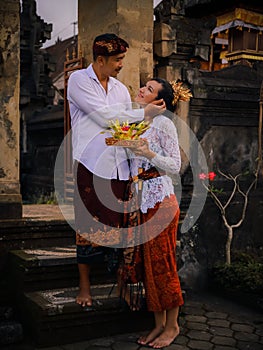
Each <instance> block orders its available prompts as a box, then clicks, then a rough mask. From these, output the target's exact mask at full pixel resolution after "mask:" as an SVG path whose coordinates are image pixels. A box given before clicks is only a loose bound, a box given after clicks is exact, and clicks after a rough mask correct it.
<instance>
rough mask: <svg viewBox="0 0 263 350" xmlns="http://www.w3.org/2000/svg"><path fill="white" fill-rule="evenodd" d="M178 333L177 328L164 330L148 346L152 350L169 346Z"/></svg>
mask: <svg viewBox="0 0 263 350" xmlns="http://www.w3.org/2000/svg"><path fill="white" fill-rule="evenodd" d="M179 333H180V329H179V327H178V326H177V327H173V328H169V329H164V331H163V332H162V333H161V335H160V336H157V338H155V339H154V340H153V341H152V342H150V343H149V344H148V345H149V346H151V347H152V348H154V349H161V348H164V347H166V346H169V345H170V344H171V343H172V342H173V341H174V340H175V338H176V337H178V335H179Z"/></svg>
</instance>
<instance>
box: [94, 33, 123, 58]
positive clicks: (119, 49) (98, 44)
mask: <svg viewBox="0 0 263 350" xmlns="http://www.w3.org/2000/svg"><path fill="white" fill-rule="evenodd" d="M128 47H129V44H128V43H127V42H126V41H125V40H123V39H122V38H120V37H118V36H117V35H116V34H113V33H105V34H101V35H98V36H97V37H96V38H95V39H94V42H93V60H94V61H95V60H96V58H97V57H98V56H114V55H118V54H120V53H124V52H126V51H127V48H128Z"/></svg>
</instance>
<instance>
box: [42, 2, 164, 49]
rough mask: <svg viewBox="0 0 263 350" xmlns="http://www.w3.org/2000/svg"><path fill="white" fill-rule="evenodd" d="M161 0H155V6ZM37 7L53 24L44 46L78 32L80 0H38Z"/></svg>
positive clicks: (43, 17) (44, 18)
mask: <svg viewBox="0 0 263 350" xmlns="http://www.w3.org/2000/svg"><path fill="white" fill-rule="evenodd" d="M160 2H161V0H153V5H154V7H155V6H156V5H158V4H159V3H160ZM36 9H37V14H38V15H39V16H40V17H41V18H42V19H43V20H44V21H45V22H46V23H52V24H53V30H52V33H51V39H50V40H47V41H46V42H45V44H44V45H43V48H45V47H48V46H51V45H54V44H55V42H56V40H57V38H58V37H59V38H60V39H62V40H65V39H67V38H70V37H71V36H73V35H74V34H77V33H78V27H77V25H74V22H77V20H78V0H36ZM74 30H75V32H74Z"/></svg>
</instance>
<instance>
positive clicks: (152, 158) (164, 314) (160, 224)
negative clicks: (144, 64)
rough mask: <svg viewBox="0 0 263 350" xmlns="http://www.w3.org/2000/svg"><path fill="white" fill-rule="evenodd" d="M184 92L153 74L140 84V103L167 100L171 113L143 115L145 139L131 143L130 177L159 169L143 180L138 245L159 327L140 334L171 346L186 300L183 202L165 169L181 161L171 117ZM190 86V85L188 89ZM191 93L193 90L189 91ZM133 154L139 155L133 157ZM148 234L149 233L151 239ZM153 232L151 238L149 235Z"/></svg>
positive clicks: (173, 171) (149, 301)
mask: <svg viewBox="0 0 263 350" xmlns="http://www.w3.org/2000/svg"><path fill="white" fill-rule="evenodd" d="M179 88H180V89H181V91H186V90H183V89H182V88H181V84H180V83H179V84H178V83H177V84H176V83H174V84H173V85H171V84H170V83H168V82H167V81H165V80H163V79H159V78H154V79H151V80H150V81H148V82H147V84H146V86H144V87H142V88H140V90H139V93H138V95H137V97H136V99H135V101H136V102H137V103H139V104H140V105H141V106H143V105H146V104H148V103H151V102H152V101H154V100H156V99H163V100H164V101H165V104H166V108H167V110H168V111H170V113H169V112H168V113H164V114H166V115H164V114H163V115H158V116H155V117H153V118H152V117H148V118H145V120H146V121H148V122H149V123H150V128H149V129H148V130H146V132H145V133H144V134H143V138H144V139H145V140H146V142H145V143H144V144H143V145H142V146H140V147H138V148H136V149H135V148H132V149H131V150H132V152H133V157H131V159H130V163H131V173H132V176H133V177H134V176H135V177H136V175H137V174H138V169H139V168H143V169H144V170H145V171H147V170H148V171H149V172H151V171H152V169H155V173H156V169H158V171H159V174H158V175H157V176H156V174H155V175H154V176H153V177H152V178H149V177H148V178H149V179H148V180H144V181H143V187H142V192H141V201H140V220H141V224H142V225H141V230H142V231H143V233H142V234H143V237H144V242H145V243H143V244H141V245H140V250H141V255H142V266H143V273H142V275H143V277H142V279H143V285H144V289H145V297H146V304H147V309H148V310H149V311H153V312H154V318H155V327H154V329H153V330H151V331H150V333H149V334H147V335H146V336H142V337H140V338H139V339H138V343H139V344H141V345H146V344H147V345H148V346H151V347H153V348H162V347H165V346H168V345H170V344H171V343H172V342H173V341H174V339H175V338H176V337H177V336H178V335H179V325H178V313H179V307H180V306H181V305H183V297H182V291H181V287H180V282H179V278H178V274H177V267H176V255H175V250H176V234H177V227H178V220H179V213H180V211H179V206H178V203H177V200H176V197H175V194H174V187H173V183H172V179H171V178H170V177H169V176H168V175H166V174H164V172H165V173H171V174H178V173H179V170H180V166H181V157H180V150H179V145H178V138H177V131H176V128H175V125H174V123H173V121H172V120H171V119H170V118H169V117H170V116H173V114H172V113H171V112H174V110H175V106H176V103H177V101H178V99H179V98H180V96H179V94H178V90H179ZM187 91H188V90H187ZM189 96H190V94H189ZM134 155H135V156H134ZM145 235H148V239H147V241H146V240H145V237H146V236H145ZM149 236H150V237H149Z"/></svg>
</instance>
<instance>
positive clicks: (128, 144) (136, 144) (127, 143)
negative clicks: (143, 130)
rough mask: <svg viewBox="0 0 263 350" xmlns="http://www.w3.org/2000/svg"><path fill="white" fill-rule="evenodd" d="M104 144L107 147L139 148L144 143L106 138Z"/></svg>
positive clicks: (141, 141) (138, 140) (143, 141)
mask: <svg viewBox="0 0 263 350" xmlns="http://www.w3.org/2000/svg"><path fill="white" fill-rule="evenodd" d="M105 142H106V145H107V146H120V147H140V146H142V145H143V144H144V143H145V140H143V139H137V140H119V139H115V138H114V137H106V138H105Z"/></svg>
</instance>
